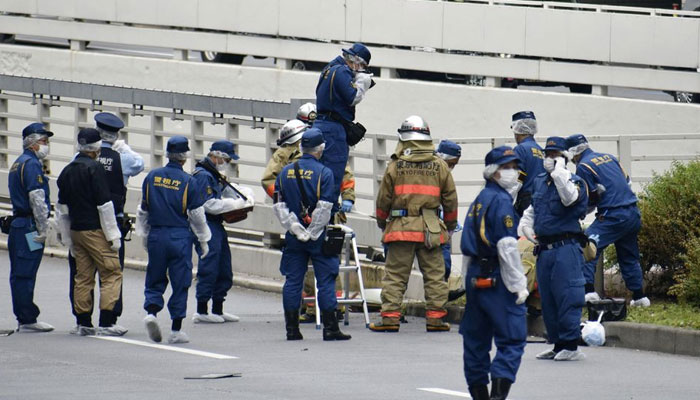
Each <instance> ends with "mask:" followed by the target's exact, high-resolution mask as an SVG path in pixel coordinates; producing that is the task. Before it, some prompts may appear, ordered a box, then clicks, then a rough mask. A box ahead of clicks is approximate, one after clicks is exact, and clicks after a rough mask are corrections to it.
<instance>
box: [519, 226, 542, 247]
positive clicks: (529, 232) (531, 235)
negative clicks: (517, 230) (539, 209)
mask: <svg viewBox="0 0 700 400" xmlns="http://www.w3.org/2000/svg"><path fill="white" fill-rule="evenodd" d="M522 231H523V235H524V236H525V239H527V240H529V241H531V242H532V243H534V244H539V242H538V241H537V238H536V237H535V231H534V230H533V229H532V228H530V227H529V226H523V228H522Z"/></svg>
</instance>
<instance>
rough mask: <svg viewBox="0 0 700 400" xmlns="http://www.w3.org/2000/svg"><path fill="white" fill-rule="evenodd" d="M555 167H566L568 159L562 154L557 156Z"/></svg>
mask: <svg viewBox="0 0 700 400" xmlns="http://www.w3.org/2000/svg"><path fill="white" fill-rule="evenodd" d="M554 169H566V159H564V157H562V156H559V157H557V158H555V159H554Z"/></svg>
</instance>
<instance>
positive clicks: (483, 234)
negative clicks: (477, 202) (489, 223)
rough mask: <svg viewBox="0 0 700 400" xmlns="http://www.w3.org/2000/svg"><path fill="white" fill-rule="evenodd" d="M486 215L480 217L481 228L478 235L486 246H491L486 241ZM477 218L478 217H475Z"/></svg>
mask: <svg viewBox="0 0 700 400" xmlns="http://www.w3.org/2000/svg"><path fill="white" fill-rule="evenodd" d="M485 217H486V213H484V215H483V216H482V217H481V227H480V228H479V235H481V240H482V241H483V242H484V243H486V245H487V246H491V243H490V242H489V240H488V239H486V218H485ZM477 218H478V216H477Z"/></svg>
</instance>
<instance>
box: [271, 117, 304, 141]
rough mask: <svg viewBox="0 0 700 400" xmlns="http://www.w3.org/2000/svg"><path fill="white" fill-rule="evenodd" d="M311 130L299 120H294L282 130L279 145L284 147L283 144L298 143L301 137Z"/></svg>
mask: <svg viewBox="0 0 700 400" xmlns="http://www.w3.org/2000/svg"><path fill="white" fill-rule="evenodd" d="M308 128H309V126H308V125H306V124H305V123H304V122H303V121H299V120H298V119H293V120H291V121H289V122H287V123H286V124H284V126H282V129H280V138H279V139H277V145H278V146H282V145H283V144H292V143H296V142H297V141H299V139H301V136H302V135H303V134H304V131H306V130H307V129H308Z"/></svg>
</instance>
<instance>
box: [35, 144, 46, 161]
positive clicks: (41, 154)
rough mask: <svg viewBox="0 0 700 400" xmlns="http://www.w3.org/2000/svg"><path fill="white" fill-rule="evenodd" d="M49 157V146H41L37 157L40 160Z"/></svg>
mask: <svg viewBox="0 0 700 400" xmlns="http://www.w3.org/2000/svg"><path fill="white" fill-rule="evenodd" d="M48 155H49V145H47V144H40V145H39V150H37V151H36V156H37V157H39V158H40V159H44V158H46V156H48Z"/></svg>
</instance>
